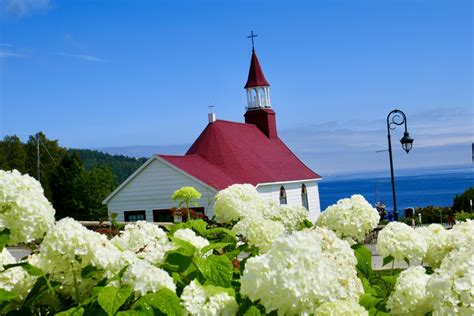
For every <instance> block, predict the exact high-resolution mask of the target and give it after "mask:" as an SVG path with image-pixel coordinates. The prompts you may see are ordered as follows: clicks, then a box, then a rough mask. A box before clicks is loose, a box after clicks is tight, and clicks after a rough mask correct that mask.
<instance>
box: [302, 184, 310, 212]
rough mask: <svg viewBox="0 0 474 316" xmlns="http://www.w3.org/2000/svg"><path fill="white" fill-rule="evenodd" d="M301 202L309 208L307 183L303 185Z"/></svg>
mask: <svg viewBox="0 0 474 316" xmlns="http://www.w3.org/2000/svg"><path fill="white" fill-rule="evenodd" d="M301 203H302V204H303V206H304V207H305V208H306V209H307V210H309V205H308V191H307V190H306V185H304V184H303V185H302V186H301Z"/></svg>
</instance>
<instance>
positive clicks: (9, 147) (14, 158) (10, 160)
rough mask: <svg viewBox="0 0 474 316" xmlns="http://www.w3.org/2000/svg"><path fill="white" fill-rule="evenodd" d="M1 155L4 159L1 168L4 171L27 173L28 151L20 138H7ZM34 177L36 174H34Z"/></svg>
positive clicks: (4, 140)
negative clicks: (14, 170)
mask: <svg viewBox="0 0 474 316" xmlns="http://www.w3.org/2000/svg"><path fill="white" fill-rule="evenodd" d="M0 149H1V152H0V155H1V156H2V157H3V159H2V161H1V163H2V165H1V168H2V169H4V170H13V169H16V170H18V171H20V172H21V173H26V172H27V170H26V164H25V161H26V151H25V146H24V144H23V143H22V142H21V140H20V138H19V137H18V136H16V135H12V136H5V137H4V138H3V141H2V146H1V148H0ZM32 176H34V174H32Z"/></svg>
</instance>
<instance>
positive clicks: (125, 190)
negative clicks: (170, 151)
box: [107, 158, 215, 221]
mask: <svg viewBox="0 0 474 316" xmlns="http://www.w3.org/2000/svg"><path fill="white" fill-rule="evenodd" d="M183 186H192V187H195V188H196V189H197V190H198V191H199V192H201V194H202V198H201V199H200V200H199V206H202V207H205V213H206V215H207V216H208V217H209V218H211V217H212V216H213V214H214V211H213V203H212V201H213V199H214V195H215V190H213V189H211V188H210V187H208V186H205V185H204V184H203V183H202V182H200V181H197V180H196V179H194V178H193V177H190V176H188V175H186V174H184V173H183V172H180V171H178V170H176V169H175V168H173V167H171V166H170V165H169V164H167V163H166V162H163V161H162V160H160V159H159V158H156V159H154V160H153V161H152V162H151V163H149V164H148V165H146V166H145V167H144V168H143V169H142V170H141V171H140V172H138V173H137V174H136V175H135V176H134V177H133V178H132V179H131V180H130V181H129V182H128V183H126V184H125V186H123V187H122V188H121V189H120V190H119V191H118V192H116V193H115V195H113V196H112V197H111V198H110V199H109V200H108V201H107V208H108V210H109V213H117V214H118V220H119V221H123V220H124V219H125V218H124V212H125V211H136V210H145V211H146V219H147V221H153V210H155V209H169V208H172V207H175V206H177V205H176V203H174V202H173V201H172V200H171V196H172V195H173V192H174V191H176V190H178V189H179V188H181V187H183ZM209 204H210V205H209Z"/></svg>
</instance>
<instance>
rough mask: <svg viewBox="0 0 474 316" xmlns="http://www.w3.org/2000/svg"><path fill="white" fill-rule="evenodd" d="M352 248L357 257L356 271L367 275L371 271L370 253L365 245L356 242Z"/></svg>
mask: <svg viewBox="0 0 474 316" xmlns="http://www.w3.org/2000/svg"><path fill="white" fill-rule="evenodd" d="M352 248H353V249H354V254H355V256H356V258H357V266H356V268H357V271H359V272H361V273H362V274H363V275H365V276H366V277H369V276H370V275H371V273H372V253H371V252H370V250H369V249H367V247H365V246H363V245H361V244H356V245H354V246H352Z"/></svg>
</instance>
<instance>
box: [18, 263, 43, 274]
mask: <svg viewBox="0 0 474 316" xmlns="http://www.w3.org/2000/svg"><path fill="white" fill-rule="evenodd" d="M21 267H22V268H23V270H25V271H26V272H28V274H29V275H32V276H42V275H44V273H43V270H41V269H40V268H37V267H35V266H33V265H31V264H29V263H26V264H24V265H22V266H21Z"/></svg>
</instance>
